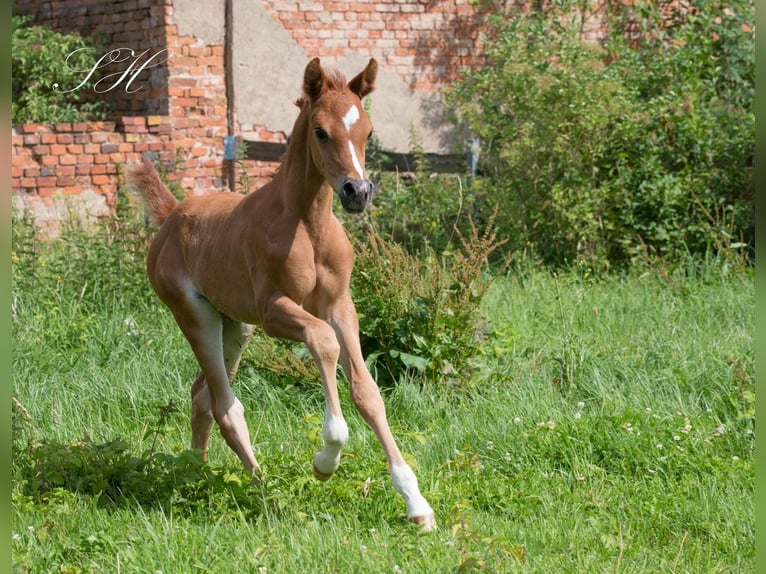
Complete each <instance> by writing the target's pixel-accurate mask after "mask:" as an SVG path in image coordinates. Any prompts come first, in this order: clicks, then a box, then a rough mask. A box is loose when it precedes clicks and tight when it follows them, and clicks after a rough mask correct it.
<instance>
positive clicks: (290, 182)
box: [278, 104, 333, 223]
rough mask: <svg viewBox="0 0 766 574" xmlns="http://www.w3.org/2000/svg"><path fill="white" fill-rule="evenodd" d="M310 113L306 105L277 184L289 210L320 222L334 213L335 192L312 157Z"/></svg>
mask: <svg viewBox="0 0 766 574" xmlns="http://www.w3.org/2000/svg"><path fill="white" fill-rule="evenodd" d="M309 116H310V111H309V104H305V105H304V106H303V109H302V110H301V113H300V114H299V115H298V119H297V120H296V121H295V125H294V127H293V132H292V134H291V135H290V143H289V144H288V147H287V152H286V153H285V157H284V159H283V160H282V165H281V166H280V169H279V175H280V176H281V177H280V178H279V182H278V183H279V186H280V191H281V195H282V198H283V201H284V203H285V208H286V209H288V210H290V211H291V212H293V213H294V214H295V215H296V216H297V217H299V218H300V219H303V220H305V221H306V222H308V223H311V222H317V223H319V222H321V221H322V220H324V218H326V217H328V216H329V215H330V214H331V213H332V200H333V197H332V196H333V193H332V189H331V188H330V186H329V185H326V184H325V182H324V177H323V176H322V174H321V173H320V172H319V170H318V169H317V167H316V166H315V165H314V162H313V160H312V158H311V151H310V148H309V137H311V133H310V132H311V130H310V126H309Z"/></svg>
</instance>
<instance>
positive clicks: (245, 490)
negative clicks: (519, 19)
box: [15, 438, 270, 515]
mask: <svg viewBox="0 0 766 574" xmlns="http://www.w3.org/2000/svg"><path fill="white" fill-rule="evenodd" d="M15 458H16V461H15V466H16V468H15V474H16V476H17V478H18V479H19V480H20V481H21V482H22V483H23V493H24V494H25V495H26V496H29V497H31V498H33V499H43V498H44V497H45V496H46V495H47V494H48V493H50V492H52V491H54V490H56V489H64V490H68V491H70V492H74V493H77V494H81V495H89V496H93V497H96V500H97V502H98V504H99V505H100V506H102V507H105V508H110V507H111V508H119V507H123V506H128V505H132V504H139V505H141V506H144V507H151V508H158V507H159V508H165V509H171V508H172V509H173V511H174V512H177V511H187V512H194V511H196V510H201V509H203V508H208V507H210V506H211V505H212V504H214V505H215V507H216V508H219V509H224V508H231V509H232V510H234V509H237V510H243V511H245V513H246V514H248V515H260V514H262V513H263V512H264V511H265V510H267V508H268V507H269V505H270V503H269V497H268V496H264V492H263V486H262V485H259V484H253V483H252V481H251V479H250V477H249V476H247V475H246V474H245V472H244V471H242V470H237V471H233V470H231V469H225V468H214V467H212V466H210V465H209V464H208V463H207V462H206V461H204V460H203V459H202V453H201V451H199V450H187V451H183V452H181V453H179V454H166V453H160V452H153V451H151V450H150V451H147V452H146V453H144V454H143V455H142V456H135V455H133V454H131V452H130V445H129V444H128V443H127V442H125V441H122V440H119V439H118V440H112V441H108V442H104V443H95V442H93V441H91V440H90V439H87V438H85V439H82V440H77V441H73V442H69V443H59V442H55V441H47V440H46V441H41V442H36V443H33V442H30V443H29V444H28V445H27V447H26V448H25V449H23V450H20V452H19V453H18V455H17V456H16V457H15Z"/></svg>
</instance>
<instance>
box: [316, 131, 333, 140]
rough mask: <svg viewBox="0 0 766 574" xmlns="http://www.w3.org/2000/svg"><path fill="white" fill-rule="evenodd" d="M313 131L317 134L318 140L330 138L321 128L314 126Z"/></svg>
mask: <svg viewBox="0 0 766 574" xmlns="http://www.w3.org/2000/svg"><path fill="white" fill-rule="evenodd" d="M314 133H315V134H316V135H317V139H318V140H319V141H320V142H326V141H327V140H329V139H330V136H328V135H327V132H326V131H324V130H323V129H322V128H314Z"/></svg>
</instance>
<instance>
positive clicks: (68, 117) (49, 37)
mask: <svg viewBox="0 0 766 574" xmlns="http://www.w3.org/2000/svg"><path fill="white" fill-rule="evenodd" d="M28 22H29V18H28V17H26V16H13V18H12V20H11V30H12V33H11V67H12V70H13V71H12V74H13V79H12V84H13V92H12V94H13V96H12V97H13V103H12V104H11V113H12V121H13V123H14V124H23V123H55V122H78V121H85V120H91V119H100V118H102V117H104V113H105V108H106V104H105V103H104V102H98V101H96V102H85V101H82V99H81V98H82V94H83V93H84V90H85V89H86V87H85V86H84V87H83V88H81V89H79V90H75V91H72V92H65V91H64V90H66V89H70V88H73V87H75V86H77V85H78V84H79V83H80V82H81V81H82V80H83V76H82V70H90V69H92V68H93V66H94V65H95V64H96V61H97V60H96V58H95V51H94V50H93V49H92V48H91V47H90V45H89V44H88V43H87V42H86V41H85V40H84V39H82V38H81V37H80V36H78V35H76V34H69V35H64V34H58V33H56V32H54V31H53V30H51V29H50V28H46V27H43V26H31V27H30V26H27V24H28ZM77 70H80V73H78V72H77ZM88 85H92V81H91V82H90V83H89V84H88Z"/></svg>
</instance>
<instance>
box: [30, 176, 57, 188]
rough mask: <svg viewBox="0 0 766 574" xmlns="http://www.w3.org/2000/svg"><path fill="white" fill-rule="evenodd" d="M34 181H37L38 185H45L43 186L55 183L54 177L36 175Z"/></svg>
mask: <svg viewBox="0 0 766 574" xmlns="http://www.w3.org/2000/svg"><path fill="white" fill-rule="evenodd" d="M35 182H36V183H37V186H38V187H45V186H52V185H56V178H55V177H52V176H51V177H38V178H37V179H36V180H35Z"/></svg>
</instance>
